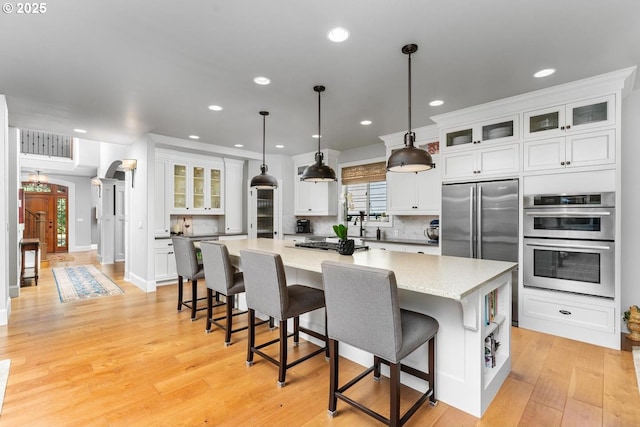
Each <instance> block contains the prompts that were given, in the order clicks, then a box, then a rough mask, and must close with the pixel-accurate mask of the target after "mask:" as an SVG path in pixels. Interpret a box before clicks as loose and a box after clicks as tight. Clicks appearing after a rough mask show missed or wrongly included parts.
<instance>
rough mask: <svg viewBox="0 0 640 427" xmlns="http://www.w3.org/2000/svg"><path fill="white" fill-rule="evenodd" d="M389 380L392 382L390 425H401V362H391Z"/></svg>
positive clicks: (395, 426) (391, 426) (392, 426)
mask: <svg viewBox="0 0 640 427" xmlns="http://www.w3.org/2000/svg"><path fill="white" fill-rule="evenodd" d="M389 377H390V378H389V380H390V382H391V397H390V399H391V401H390V411H389V426H390V427H398V426H400V363H390V364H389Z"/></svg>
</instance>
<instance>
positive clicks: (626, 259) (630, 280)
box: [620, 88, 640, 327]
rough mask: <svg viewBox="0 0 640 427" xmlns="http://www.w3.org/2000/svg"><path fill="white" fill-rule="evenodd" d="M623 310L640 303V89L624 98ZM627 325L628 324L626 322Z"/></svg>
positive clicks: (622, 154) (622, 156)
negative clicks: (639, 165) (639, 186)
mask: <svg viewBox="0 0 640 427" xmlns="http://www.w3.org/2000/svg"><path fill="white" fill-rule="evenodd" d="M620 155H621V156H620V158H621V159H622V202H621V209H622V224H621V225H620V226H621V227H622V228H621V230H622V238H623V240H622V245H621V250H622V299H621V308H622V311H624V310H626V309H627V308H628V307H629V306H631V305H634V304H635V305H640V262H638V255H639V254H640V221H638V218H639V217H640V190H639V189H638V185H639V184H640V168H638V159H640V88H638V90H635V91H633V92H631V94H629V96H627V97H626V98H625V99H623V101H622V153H620ZM625 327H626V325H625Z"/></svg>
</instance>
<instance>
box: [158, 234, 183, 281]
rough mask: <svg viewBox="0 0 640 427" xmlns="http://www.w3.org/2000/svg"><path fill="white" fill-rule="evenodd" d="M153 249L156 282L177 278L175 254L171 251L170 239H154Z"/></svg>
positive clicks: (171, 243)
mask: <svg viewBox="0 0 640 427" xmlns="http://www.w3.org/2000/svg"><path fill="white" fill-rule="evenodd" d="M154 249H155V264H156V265H155V272H156V282H158V281H167V280H176V279H177V278H178V273H177V270H176V256H175V254H174V253H173V242H172V241H171V239H156V240H155V248H154Z"/></svg>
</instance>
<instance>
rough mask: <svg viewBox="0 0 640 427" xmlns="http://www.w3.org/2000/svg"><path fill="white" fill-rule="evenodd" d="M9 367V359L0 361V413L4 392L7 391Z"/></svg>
mask: <svg viewBox="0 0 640 427" xmlns="http://www.w3.org/2000/svg"><path fill="white" fill-rule="evenodd" d="M10 367H11V359H5V360H0V413H1V412H2V404H3V403H4V392H5V390H6V389H7V380H8V379H9V368H10Z"/></svg>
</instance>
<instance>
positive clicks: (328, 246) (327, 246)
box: [296, 241, 369, 252]
mask: <svg viewBox="0 0 640 427" xmlns="http://www.w3.org/2000/svg"><path fill="white" fill-rule="evenodd" d="M338 245H339V243H333V242H318V241H316V242H297V243H296V248H304V249H321V250H323V251H336V252H338ZM368 249H369V246H362V245H356V246H355V250H356V251H366V250H368Z"/></svg>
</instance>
